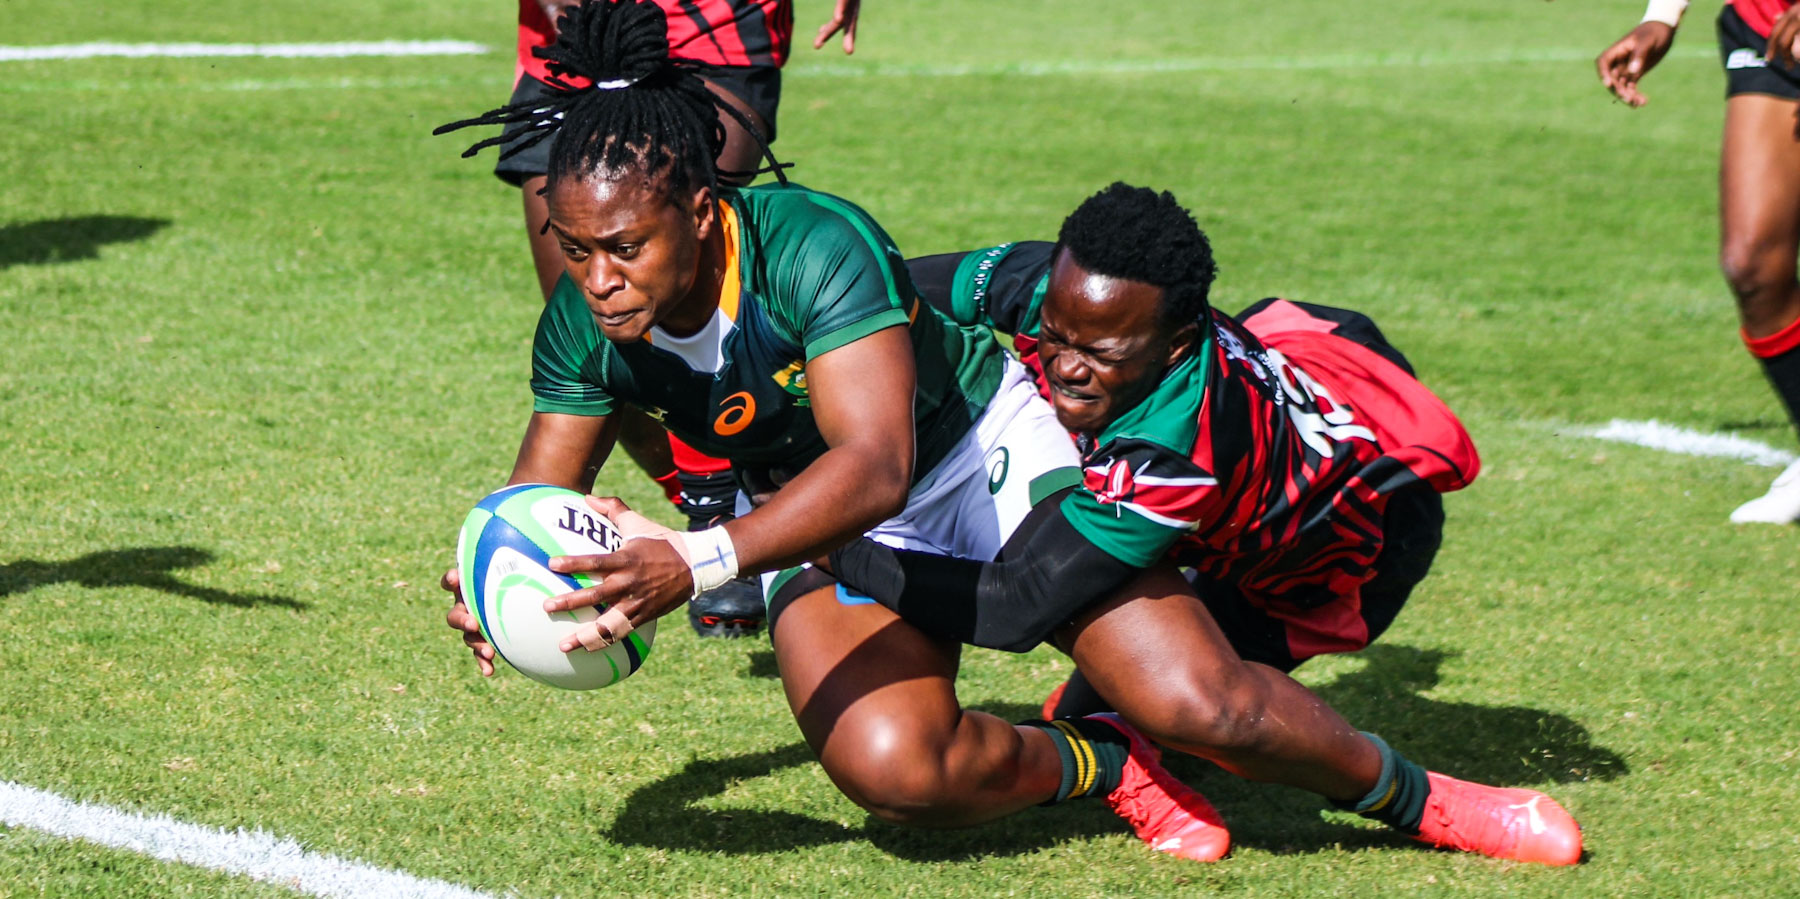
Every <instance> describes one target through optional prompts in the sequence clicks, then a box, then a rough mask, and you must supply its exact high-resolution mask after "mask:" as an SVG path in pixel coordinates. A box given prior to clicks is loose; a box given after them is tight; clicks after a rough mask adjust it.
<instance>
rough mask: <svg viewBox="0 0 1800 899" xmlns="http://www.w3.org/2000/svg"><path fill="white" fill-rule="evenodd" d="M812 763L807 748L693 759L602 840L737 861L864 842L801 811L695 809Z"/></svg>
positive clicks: (628, 805) (634, 797)
mask: <svg viewBox="0 0 1800 899" xmlns="http://www.w3.org/2000/svg"><path fill="white" fill-rule="evenodd" d="M810 764H814V760H813V754H812V750H811V749H809V748H807V746H806V744H804V743H793V744H790V745H788V746H784V747H782V748H780V749H776V750H772V751H769V752H753V753H749V754H747V755H736V756H731V757H730V758H723V759H695V760H693V761H691V762H688V764H687V767H685V768H682V769H681V770H680V771H677V772H675V773H674V774H671V775H669V776H668V777H665V778H663V779H662V780H659V781H657V782H655V783H652V784H646V785H645V786H642V787H639V788H638V789H637V790H636V791H635V792H633V793H632V794H631V795H630V796H628V797H626V799H625V806H624V807H623V808H621V809H620V810H619V814H618V815H617V816H616V817H615V818H614V819H613V825H612V827H611V828H610V829H609V830H608V831H607V833H606V834H605V835H604V836H605V838H606V839H607V840H610V841H612V842H614V843H621V844H625V845H632V846H650V847H655V848H661V849H676V850H684V851H688V852H727V853H732V854H747V853H766V852H786V851H788V850H792V849H803V848H806V847H809V846H821V845H825V844H827V843H842V842H845V841H848V840H860V839H863V838H864V836H865V835H864V833H863V831H862V830H858V829H851V828H847V827H844V826H843V825H841V824H838V823H836V822H834V821H826V820H823V819H820V818H814V817H811V816H809V815H804V814H798V813H795V812H787V811H771V810H768V809H713V808H703V807H701V806H698V805H696V804H695V803H698V802H700V801H701V800H704V799H706V798H707V797H709V796H716V795H718V794H720V793H723V792H725V791H726V790H727V789H729V788H730V787H731V785H732V784H733V783H735V782H737V781H740V780H746V779H749V778H752V777H762V776H764V775H767V774H772V773H774V772H776V771H779V770H781V769H783V768H792V767H794V766H796V765H810Z"/></svg>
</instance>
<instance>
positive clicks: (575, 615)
mask: <svg viewBox="0 0 1800 899" xmlns="http://www.w3.org/2000/svg"><path fill="white" fill-rule="evenodd" d="M622 543H624V538H622V537H620V536H619V531H618V528H616V527H615V526H614V525H613V523H612V522H610V521H608V520H606V517H605V516H603V515H600V514H598V513H596V512H594V510H592V509H590V508H588V505H587V503H586V502H585V501H584V500H583V497H582V495H581V494H580V493H578V492H576V491H574V490H569V489H567V488H563V487H553V486H551V485H549V484H515V485H513V486H511V487H505V488H502V489H500V490H497V491H495V492H493V493H491V494H489V495H488V496H487V498H486V499H483V500H482V501H481V502H480V503H479V504H477V505H476V506H475V508H474V509H473V510H472V511H470V512H469V517H468V518H467V519H465V520H464V521H463V526H462V536H461V538H460V539H458V541H457V544H456V563H457V570H458V571H459V572H460V573H461V575H462V590H463V601H464V602H465V603H466V604H467V605H468V607H469V611H471V612H473V613H474V614H475V618H476V619H477V620H478V621H480V622H481V633H482V636H484V637H486V638H487V641H488V643H489V644H491V645H492V646H493V647H494V652H495V654H496V655H498V656H499V657H500V658H502V659H504V660H505V661H506V663H507V664H508V665H511V666H512V667H514V668H516V669H518V670H519V672H520V673H521V674H524V675H525V676H526V677H529V678H531V679H532V680H535V681H540V682H542V683H546V684H549V685H550V686H552V687H562V688H563V689H565V690H594V689H598V688H600V687H610V686H612V685H613V684H616V683H618V682H619V681H622V680H624V679H625V678H627V677H629V676H630V675H631V673H632V672H634V671H636V670H638V668H639V667H641V666H642V665H643V664H644V659H645V658H646V657H648V656H649V655H650V644H651V642H652V641H653V640H654V639H655V637H656V622H654V621H652V622H650V623H648V624H645V625H644V626H643V627H641V628H639V629H637V630H635V631H633V632H632V633H630V634H628V635H626V637H625V639H623V640H621V641H619V642H617V643H614V644H613V645H611V646H609V647H607V648H605V649H603V650H600V651H598V652H589V651H587V650H585V649H582V648H579V647H577V648H576V649H575V651H574V652H567V653H565V652H563V651H562V650H561V649H559V648H558V646H559V645H560V644H561V643H562V641H563V639H564V638H565V637H567V636H568V635H569V634H571V633H573V632H574V630H575V628H576V627H577V626H578V625H579V624H581V623H583V622H587V621H592V620H594V619H595V618H598V617H600V613H601V611H603V610H604V609H605V608H606V607H605V606H597V607H588V608H582V609H575V610H573V611H569V612H546V611H544V600H546V599H549V598H550V597H552V596H560V595H561V594H564V593H568V592H569V591H571V590H579V589H581V588H582V587H588V586H592V585H593V584H594V583H596V581H595V580H594V579H593V578H592V577H590V576H589V575H586V574H561V573H558V572H555V571H551V570H550V565H549V562H550V559H551V557H553V556H573V555H589V554H593V553H609V552H612V551H613V550H616V549H618V548H619V545H620V544H622Z"/></svg>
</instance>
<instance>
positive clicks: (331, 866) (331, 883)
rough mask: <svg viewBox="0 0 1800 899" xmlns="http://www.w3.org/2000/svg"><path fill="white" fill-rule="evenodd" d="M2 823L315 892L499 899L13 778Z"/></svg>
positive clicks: (350, 897) (349, 897)
mask: <svg viewBox="0 0 1800 899" xmlns="http://www.w3.org/2000/svg"><path fill="white" fill-rule="evenodd" d="M0 823H4V824H6V825H8V826H11V827H27V828H30V829H32V830H39V831H43V832H45V833H49V834H54V835H56V836H59V837H66V838H69V839H75V840H86V841H88V842H92V843H99V844H100V845H102V846H110V847H113V848H115V849H125V850H129V851H131V852H137V853H140V854H143V855H149V856H153V857H155V858H159V859H163V860H164V861H173V862H182V863H184V864H189V865H196V866H199V867H202V868H212V869H214V870H217V871H224V872H227V873H230V874H237V875H241V876H244V877H248V878H250V879H252V880H260V881H263V882H265V883H270V884H274V885H276V886H283V887H287V888H289V889H292V890H297V891H299V892H301V893H306V894H309V895H313V896H329V897H334V899H336V897H342V899H362V897H368V896H394V897H403V899H493V897H491V896H490V895H489V894H487V893H480V892H477V891H475V890H471V889H469V888H467V887H462V886H457V885H456V884H452V883H445V882H443V881H441V880H426V879H424V878H419V877H414V876H412V875H410V874H407V873H404V872H401V871H390V870H387V869H385V868H377V867H375V866H373V865H365V864H362V863H361V862H353V861H348V860H346V859H341V858H336V857H334V856H330V855H322V854H320V853H316V852H308V851H306V850H305V849H304V848H302V847H301V846H300V844H299V843H296V842H294V841H293V840H288V839H281V838H278V837H275V836H273V835H271V834H267V833H264V832H262V831H260V830H248V831H247V830H241V829H240V830H236V831H225V830H219V829H216V828H212V827H200V826H198V825H194V824H187V823H183V822H181V821H177V820H175V819H173V818H170V817H168V816H166V815H139V814H133V813H131V812H126V811H121V810H119V809H114V808H108V807H107V806H104V805H94V804H90V803H86V802H73V801H70V800H68V799H64V798H62V797H61V796H58V795H56V794H55V793H51V792H48V791H45V790H39V789H35V788H33V787H27V786H22V785H20V784H16V783H12V782H10V781H0Z"/></svg>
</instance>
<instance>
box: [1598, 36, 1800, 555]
mask: <svg viewBox="0 0 1800 899" xmlns="http://www.w3.org/2000/svg"><path fill="white" fill-rule="evenodd" d="M1686 7H1687V2H1686V0H1651V3H1650V7H1649V9H1648V10H1646V12H1645V14H1644V21H1643V22H1642V23H1641V24H1639V25H1638V26H1637V27H1636V28H1633V29H1632V30H1631V31H1630V33H1628V34H1626V35H1625V36H1624V37H1622V38H1620V39H1619V40H1618V41H1617V42H1615V43H1614V44H1613V45H1612V46H1610V47H1608V48H1606V50H1605V52H1603V53H1601V54H1600V57H1599V59H1597V60H1596V61H1595V67H1596V68H1597V69H1598V70H1599V72H1600V81H1601V83H1602V84H1605V85H1606V88H1607V89H1608V90H1610V91H1612V92H1613V94H1614V95H1615V96H1617V97H1618V98H1619V99H1621V100H1623V101H1625V102H1626V103H1628V104H1630V105H1631V106H1634V107H1637V106H1642V105H1644V104H1645V103H1647V102H1649V99H1648V98H1647V97H1645V96H1644V94H1643V92H1642V91H1640V90H1638V82H1639V80H1641V79H1642V78H1643V77H1644V75H1646V74H1648V73H1649V71H1650V70H1651V69H1652V68H1653V67H1655V65H1656V64H1657V62H1659V61H1661V60H1662V58H1663V55H1664V54H1666V53H1667V52H1668V51H1669V45H1670V44H1671V43H1673V42H1674V40H1675V28H1676V26H1677V25H1679V24H1680V22H1681V15H1682V12H1683V11H1684V10H1685V9H1686ZM1718 33H1719V54H1720V56H1721V58H1722V59H1723V61H1724V65H1725V82H1726V88H1725V94H1726V100H1725V143H1724V149H1723V151H1722V155H1721V159H1720V164H1719V221H1720V231H1719V265H1720V267H1721V268H1723V269H1724V270H1725V280H1726V282H1728V283H1729V284H1730V285H1731V291H1732V293H1733V294H1734V295H1736V297H1737V306H1738V317H1739V320H1740V322H1741V323H1742V326H1743V329H1742V331H1741V335H1742V337H1743V339H1744V344H1745V345H1746V346H1747V347H1749V349H1750V354H1751V355H1753V356H1755V357H1756V358H1757V359H1758V360H1759V361H1761V363H1762V366H1763V371H1764V372H1765V373H1766V374H1767V375H1768V377H1769V381H1770V383H1771V384H1773V385H1774V387H1775V393H1776V394H1777V395H1779V396H1780V397H1781V401H1782V403H1783V404H1784V405H1785V406H1786V407H1787V410H1788V415H1789V416H1790V417H1791V418H1793V420H1794V422H1795V424H1796V426H1800V283H1797V282H1796V280H1795V276H1794V269H1795V257H1796V255H1797V254H1800V102H1797V101H1800V65H1796V63H1795V59H1796V55H1797V50H1800V46H1797V45H1800V7H1796V6H1795V5H1794V2H1793V0H1731V2H1729V3H1727V4H1726V5H1725V9H1724V10H1723V11H1721V12H1720V13H1719V19H1718ZM1731 520H1732V521H1735V522H1739V523H1747V522H1768V523H1771V524H1778V523H1787V522H1793V521H1796V520H1800V462H1796V463H1794V464H1793V465H1790V466H1788V468H1787V470H1786V471H1783V472H1782V473H1781V475H1780V476H1779V477H1777V478H1776V479H1775V483H1774V484H1773V485H1772V486H1770V488H1769V492H1768V493H1767V494H1765V495H1763V496H1761V497H1758V498H1756V499H1753V500H1751V501H1749V502H1747V503H1745V504H1743V505H1741V506H1739V507H1738V508H1737V509H1736V510H1735V511H1733V512H1732V513H1731Z"/></svg>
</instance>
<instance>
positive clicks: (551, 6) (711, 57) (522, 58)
mask: <svg viewBox="0 0 1800 899" xmlns="http://www.w3.org/2000/svg"><path fill="white" fill-rule="evenodd" d="M580 4H581V0H519V41H518V47H519V54H518V63H517V69H516V73H515V76H514V85H513V95H512V101H511V102H513V103H518V102H521V101H526V100H533V99H543V98H544V97H546V96H547V95H548V94H549V92H550V90H551V88H550V86H549V84H548V80H549V77H550V75H549V72H548V71H547V70H546V69H545V62H544V60H543V59H541V58H539V57H538V56H536V55H535V54H533V52H532V51H533V50H536V49H539V48H542V47H548V46H549V45H550V44H551V43H552V42H553V41H555V40H556V33H557V25H556V23H557V20H558V19H559V18H560V17H561V16H562V15H563V14H564V13H565V12H567V11H569V10H570V9H573V8H574V7H576V6H579V5H580ZM657 5H658V6H660V7H662V9H663V11H664V13H666V14H667V15H668V18H669V52H670V55H671V56H673V57H674V58H676V59H684V60H689V61H692V62H695V63H699V64H700V65H701V66H702V68H701V69H700V77H701V79H702V80H703V81H705V82H706V86H707V87H708V88H709V89H710V90H711V91H712V92H713V94H715V95H716V96H718V97H719V98H720V99H721V100H724V101H725V102H726V103H729V104H731V106H732V107H733V108H735V109H737V111H739V112H741V113H743V114H744V115H745V117H746V118H748V119H749V121H750V123H751V124H752V125H753V126H755V128H756V129H757V131H758V132H760V134H761V135H762V137H763V138H764V139H765V141H766V142H769V143H773V142H774V140H775V113H776V109H777V107H778V106H779V104H780V102H781V66H782V65H783V64H784V63H786V62H787V58H788V53H789V50H790V49H791V47H790V45H791V42H792V38H793V31H794V11H793V2H792V0H698V2H694V0H689V2H679V0H659V2H658V3H657ZM861 8H862V0H836V4H835V6H834V7H833V10H832V16H831V18H830V20H828V21H827V22H826V23H825V24H824V25H822V26H820V28H819V31H818V34H817V35H816V36H815V37H814V39H813V48H814V49H818V48H820V47H823V46H824V45H825V42H826V41H827V40H829V39H830V38H831V37H832V36H833V35H835V34H838V33H840V32H841V33H842V34H843V48H844V52H845V53H851V52H854V51H855V49H856V21H857V16H858V14H859V13H860V12H861ZM719 121H720V123H721V124H723V125H724V126H725V148H724V149H723V150H721V151H720V152H719V158H718V166H719V168H720V170H722V171H725V172H735V173H740V174H739V176H738V177H737V178H735V179H728V180H732V181H735V182H737V183H748V182H749V181H750V178H751V177H752V176H753V173H754V171H755V169H756V168H757V153H758V149H757V146H758V145H757V141H756V140H755V139H754V138H752V137H751V135H749V134H747V133H746V132H745V131H744V126H743V125H741V124H739V123H738V121H737V120H736V119H733V118H731V117H730V116H724V115H721V116H720V117H719ZM513 130H515V131H516V130H517V129H516V128H515V129H513ZM508 151H512V152H510V153H509V152H508ZM549 153H550V144H549V142H548V141H544V142H541V143H538V144H536V145H535V146H530V147H523V148H516V147H515V146H514V145H508V146H506V147H505V148H503V151H502V156H501V159H500V161H499V163H498V164H496V165H495V166H494V174H495V175H497V176H499V177H500V179H501V180H503V181H505V182H507V183H508V184H514V185H517V186H518V187H519V189H520V194H521V195H522V196H523V198H524V205H525V234H526V237H527V239H528V240H529V241H530V243H531V259H532V264H533V266H534V267H535V268H536V269H537V276H538V287H539V288H540V289H541V290H542V291H543V295H544V297H545V298H546V299H547V298H548V297H549V296H550V293H551V291H552V290H554V289H555V287H556V281H557V279H558V278H560V277H562V273H563V267H564V266H563V257H562V250H561V248H560V247H559V246H558V245H557V241H556V236H555V235H554V234H551V233H550V232H549V231H548V230H547V229H546V228H545V226H544V223H545V222H546V221H547V220H548V218H549V212H548V208H547V204H546V203H545V200H544V196H543V189H544V184H545V177H544V174H545V171H546V168H547V165H548V157H549ZM620 417H621V419H622V421H621V423H620V433H619V438H618V442H619V445H620V446H622V447H624V449H625V451H626V453H627V454H628V455H629V456H631V459H632V461H634V462H636V463H637V464H638V467H640V468H642V469H643V470H644V471H645V472H646V473H647V474H649V475H650V478H651V479H652V480H654V481H655V482H656V483H657V485H658V486H660V487H662V489H663V494H664V495H665V496H667V497H668V498H669V500H670V501H671V502H673V503H674V504H675V505H676V507H677V508H679V509H680V510H681V512H682V514H683V515H685V516H687V519H688V528H689V529H690V530H695V531H698V530H704V529H705V528H708V527H711V526H713V525H715V524H719V523H720V522H723V521H726V520H728V519H730V518H731V517H732V511H733V509H732V503H733V501H734V500H735V498H736V496H737V484H736V483H735V482H734V481H733V480H732V477H731V463H729V462H727V461H725V460H724V459H717V458H714V457H712V456H708V455H706V454H705V453H702V452H700V451H699V450H696V449H694V448H693V447H690V446H688V445H687V444H685V443H683V442H681V439H680V438H678V437H676V436H674V435H673V434H670V433H668V432H667V431H665V430H664V429H663V428H662V426H661V425H658V424H657V423H656V422H654V421H651V420H650V419H649V418H648V417H647V416H645V415H643V414H641V413H638V412H636V411H627V412H624V414H622V415H621V416H620ZM763 617H764V606H763V599H762V591H761V590H760V589H759V588H758V587H757V586H756V585H755V584H754V583H752V582H751V581H750V580H749V579H740V580H736V581H733V582H731V583H729V584H726V585H724V586H722V587H718V588H716V589H713V590H709V591H707V592H706V593H705V594H704V595H702V596H700V597H697V598H696V599H695V600H694V601H693V602H692V603H690V604H689V605H688V623H689V624H691V625H692V626H693V628H694V630H695V632H696V633H698V634H700V635H701V636H703V637H737V636H743V635H745V634H747V633H751V632H754V631H755V630H757V629H759V628H760V627H761V626H762V622H763Z"/></svg>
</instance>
